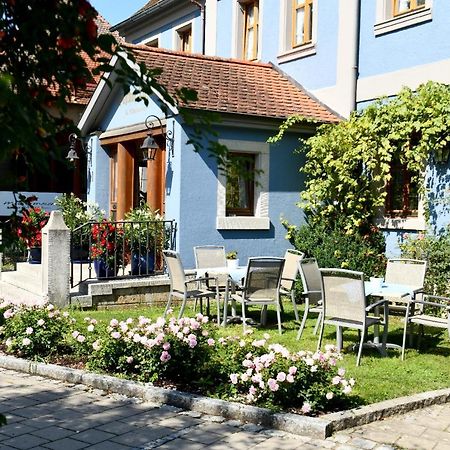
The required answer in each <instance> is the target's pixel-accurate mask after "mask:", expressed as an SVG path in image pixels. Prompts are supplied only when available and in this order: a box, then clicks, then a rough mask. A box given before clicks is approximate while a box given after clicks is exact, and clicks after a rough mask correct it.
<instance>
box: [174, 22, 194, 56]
mask: <svg viewBox="0 0 450 450" xmlns="http://www.w3.org/2000/svg"><path fill="white" fill-rule="evenodd" d="M188 28H190V29H191V50H190V51H191V53H193V52H194V21H193V20H189V21H188V22H184V23H182V24H181V25H179V26H177V27H176V28H174V30H173V49H174V50H176V51H181V38H180V33H183V31H185V30H186V29H188Z"/></svg>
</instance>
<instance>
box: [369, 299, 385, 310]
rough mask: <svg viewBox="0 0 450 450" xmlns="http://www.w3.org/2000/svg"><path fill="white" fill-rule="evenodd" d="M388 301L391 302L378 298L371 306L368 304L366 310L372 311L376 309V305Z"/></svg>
mask: <svg viewBox="0 0 450 450" xmlns="http://www.w3.org/2000/svg"><path fill="white" fill-rule="evenodd" d="M387 303H389V300H378V301H377V302H375V303H371V304H370V305H369V306H367V307H366V312H369V311H371V310H372V309H374V308H376V307H378V306H381V305H384V304H387Z"/></svg>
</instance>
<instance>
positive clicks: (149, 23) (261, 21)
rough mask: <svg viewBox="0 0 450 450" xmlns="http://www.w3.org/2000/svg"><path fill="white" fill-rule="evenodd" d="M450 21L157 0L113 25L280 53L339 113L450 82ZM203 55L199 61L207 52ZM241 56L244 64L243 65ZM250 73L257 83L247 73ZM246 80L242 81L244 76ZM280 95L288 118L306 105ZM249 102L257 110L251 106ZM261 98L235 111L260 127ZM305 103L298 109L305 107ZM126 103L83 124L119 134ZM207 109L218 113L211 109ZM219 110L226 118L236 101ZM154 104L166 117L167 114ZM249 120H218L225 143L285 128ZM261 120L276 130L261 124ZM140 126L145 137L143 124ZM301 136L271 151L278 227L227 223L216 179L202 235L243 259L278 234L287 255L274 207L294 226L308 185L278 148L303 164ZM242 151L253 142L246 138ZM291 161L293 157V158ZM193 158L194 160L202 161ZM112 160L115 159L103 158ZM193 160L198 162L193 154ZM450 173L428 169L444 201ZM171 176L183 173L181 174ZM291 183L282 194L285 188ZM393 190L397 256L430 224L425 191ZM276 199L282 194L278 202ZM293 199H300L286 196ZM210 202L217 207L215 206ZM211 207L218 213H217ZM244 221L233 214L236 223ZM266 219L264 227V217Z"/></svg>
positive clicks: (414, 1)
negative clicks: (407, 238)
mask: <svg viewBox="0 0 450 450" xmlns="http://www.w3.org/2000/svg"><path fill="white" fill-rule="evenodd" d="M449 25H450V11H449V10H448V5H447V2H446V1H445V0H373V1H367V2H363V1H361V0H340V1H334V2H328V1H320V0H276V1H275V0H204V1H192V0H151V1H149V2H148V3H147V4H146V5H145V6H144V7H143V8H141V9H140V10H139V11H138V12H136V13H135V14H133V15H132V16H131V17H130V18H129V19H127V20H125V21H123V22H121V23H119V24H117V25H115V26H114V27H113V28H112V30H116V31H119V32H120V34H121V35H122V36H123V37H124V38H125V40H126V41H127V42H130V43H134V44H144V45H145V46H147V47H160V48H165V49H171V50H173V51H180V52H183V53H184V54H186V55H187V54H188V53H193V54H203V55H209V56H218V57H222V58H233V59H236V60H240V61H250V62H271V63H272V67H273V70H275V68H279V69H280V70H281V71H282V72H283V73H284V74H286V76H288V77H290V79H291V80H295V81H293V82H294V83H295V82H298V83H300V84H301V85H302V86H304V88H305V89H306V90H307V92H309V93H310V94H311V95H312V96H314V97H315V98H316V99H318V100H319V101H320V102H321V103H322V104H323V105H327V106H328V107H329V108H330V109H331V110H332V111H336V112H337V113H338V114H340V115H341V116H343V117H348V115H349V114H350V112H351V111H353V110H355V109H362V108H364V107H365V106H366V105H367V104H369V103H371V102H373V101H374V100H375V99H376V98H379V97H380V96H393V95H395V94H396V93H397V92H398V91H399V90H400V89H401V88H402V86H405V85H406V86H409V87H411V88H413V89H414V88H416V87H417V86H418V85H420V84H421V83H424V82H426V81H428V80H430V79H431V80H435V81H439V82H444V83H450V70H449V69H450V41H449V40H448V37H447V34H448V26H449ZM180 57H181V56H180ZM186 57H187V56H186ZM199 60H201V58H200V57H199ZM205 60H206V59H205ZM236 64H237V63H236ZM242 64H244V63H243V62H242ZM248 67H251V66H248ZM255 67H256V66H255ZM201 72H203V70H201ZM183 81H185V80H183ZM212 81H213V80H212V79H211V78H210V79H209V80H207V82H208V83H211V82H212ZM245 82H246V83H247V81H245ZM238 84H239V86H240V83H238ZM197 87H198V86H197ZM240 87H241V86H240ZM247 87H248V89H251V90H253V91H254V92H257V94H256V97H257V101H259V100H261V99H262V98H263V96H264V95H266V94H265V93H263V92H261V91H259V87H258V86H257V85H253V84H249V83H247ZM242 93H243V91H242V90H240V91H236V95H239V96H241V95H242ZM278 94H280V95H281V92H278V93H277V98H275V99H273V102H275V103H279V105H280V106H281V109H283V113H282V114H280V115H277V116H276V119H278V120H279V119H282V118H283V117H285V116H287V115H289V114H290V113H292V112H294V111H295V112H298V111H296V107H295V106H294V107H293V108H292V109H289V108H284V106H283V102H282V101H281V98H278ZM202 95H206V97H205V98H209V97H210V96H211V95H213V96H218V97H219V98H222V95H221V93H219V91H217V90H214V89H213V87H212V84H211V89H209V90H206V91H203V92H202ZM201 99H202V97H201ZM130 100H131V99H130ZM246 101H251V102H255V99H254V98H248V99H247V100H246ZM116 102H118V100H116ZM247 106H248V107H250V105H247ZM254 106H255V110H253V111H252V112H251V113H250V115H248V113H249V111H242V110H239V111H238V110H236V111H230V112H232V113H235V114H237V115H239V116H240V117H242V115H245V114H247V117H246V119H245V120H248V119H249V117H250V116H251V117H252V120H251V122H252V123H253V124H254V123H255V122H258V124H260V123H262V122H264V121H266V120H267V118H265V116H264V114H263V111H262V109H261V108H259V107H258V106H257V102H256V103H255V104H254ZM297 106H298V107H300V105H297ZM222 107H224V108H229V107H230V104H229V103H226V105H222ZM117 108H118V109H117V114H113V113H112V112H111V110H110V111H109V112H108V114H109V115H111V114H113V117H112V118H111V123H109V124H108V125H107V126H106V122H103V123H100V122H98V121H97V122H96V123H95V125H94V127H93V128H92V126H86V124H87V123H91V122H92V121H86V120H83V121H82V125H83V131H89V132H91V131H92V130H93V129H94V128H95V127H99V128H101V129H102V130H103V131H104V133H109V131H108V130H109V129H112V128H117V127H120V126H126V125H127V123H131V122H132V120H131V119H130V120H128V121H127V120H125V118H124V116H125V113H124V112H120V111H122V110H123V109H124V108H125V106H124V105H123V104H122V105H121V106H120V107H119V106H117ZM137 108H138V107H137V106H136V105H133V104H129V109H132V110H136V109H137ZM205 109H206V110H209V106H208V107H206V108H205ZM297 109H298V108H297ZM221 111H222V112H224V113H225V115H226V116H227V117H228V115H227V114H226V113H228V111H227V109H222V110H221ZM154 112H155V113H156V115H158V114H157V112H158V111H154ZM119 113H120V114H119ZM146 113H150V112H149V111H148V110H146V111H145V113H144V111H142V116H141V117H140V119H139V120H140V121H141V123H142V121H143V119H144V116H145V114H146ZM280 113H281V111H280ZM105 115H106V112H105ZM105 117H106V116H105ZM273 118H275V116H274V117H273ZM323 119H325V118H324V117H322V118H320V120H323ZM133 120H134V121H135V122H134V123H138V118H137V116H134V119H133ZM239 120H240V119H239ZM174 123H176V124H178V122H177V121H176V120H175V119H168V121H167V123H166V122H165V126H166V127H169V128H166V129H168V130H169V129H170V130H172V129H171V128H170V127H174V126H175V125H174ZM243 124H244V122H241V123H239V124H236V123H235V124H234V125H236V126H230V125H229V124H228V119H227V121H225V122H224V124H223V125H221V126H220V127H219V128H218V131H219V135H220V139H224V140H226V141H227V142H229V141H233V140H237V141H253V142H261V143H262V142H265V139H266V138H267V137H268V136H269V135H270V134H272V133H273V130H274V129H275V125H276V123H275V122H273V123H272V128H271V127H270V126H269V127H267V128H264V127H263V128H261V125H257V126H256V127H255V126H254V125H252V126H251V127H250V126H247V125H246V126H243ZM237 125H241V126H240V127H238V126H237ZM180 127H181V124H180ZM181 128H183V127H181ZM263 129H265V130H266V131H262V130H263ZM183 130H184V128H183ZM250 130H251V131H250ZM173 131H174V133H175V134H174V137H175V141H174V144H175V147H176V148H177V145H180V143H181V142H183V137H187V135H186V136H183V133H181V131H180V130H178V129H175V128H173ZM302 131H303V130H302ZM142 133H143V134H142V136H143V135H144V134H145V133H144V132H142ZM177 133H178V135H177ZM180 133H181V134H180ZM102 136H103V137H102V138H101V142H105V140H104V139H105V136H108V135H107V134H106V135H105V134H103V135H102ZM297 136H298V135H296V134H295V133H293V134H289V136H288V137H287V139H286V141H285V142H283V143H282V144H281V145H280V146H279V147H280V148H282V150H275V147H273V146H269V152H270V155H271V157H270V173H268V174H267V176H268V177H269V181H268V183H269V188H268V191H269V192H270V194H269V197H270V202H269V204H270V206H269V216H270V222H271V225H270V227H269V229H261V228H253V230H252V231H250V230H246V231H245V232H244V231H243V230H242V227H244V228H245V226H244V225H243V222H249V221H250V219H249V218H248V217H246V218H245V220H244V221H241V223H240V225H239V227H240V228H241V230H240V231H237V230H236V229H224V228H220V227H221V226H222V225H223V224H225V223H227V221H228V222H229V220H230V219H224V221H222V220H221V219H220V217H227V216H226V215H225V216H223V215H222V212H221V208H222V206H221V205H222V203H223V202H222V203H221V201H220V199H218V192H220V189H210V188H208V191H207V192H208V196H209V199H208V201H206V198H205V202H202V210H203V211H205V212H204V214H202V217H203V219H202V220H200V222H201V226H202V227H203V226H204V227H205V228H207V229H208V230H209V232H208V234H203V231H204V230H203V229H202V237H204V238H205V239H204V240H202V242H205V243H206V242H221V239H224V240H225V242H226V245H227V248H230V249H232V248H233V249H234V248H236V249H238V250H241V249H242V250H241V251H242V253H241V254H240V256H242V257H246V256H248V255H251V254H256V253H261V254H262V253H265V252H266V253H270V254H274V253H275V252H274V248H271V247H270V246H269V247H266V246H262V247H259V245H260V244H262V242H271V241H270V239H275V241H273V242H277V244H276V248H277V249H279V252H278V253H280V254H281V251H282V248H283V246H282V245H281V242H282V236H281V235H282V230H281V229H280V228H279V217H275V216H279V214H284V215H285V216H286V218H288V220H291V221H292V222H293V223H296V224H298V223H301V212H300V211H296V209H295V208H296V207H295V206H293V205H294V203H295V202H296V201H297V200H298V191H300V190H301V188H302V185H301V179H300V178H299V175H298V174H297V173H295V174H294V173H293V172H294V171H293V172H292V173H291V172H289V171H288V172H286V173H291V175H289V177H287V176H285V175H284V169H282V170H281V167H282V164H281V158H280V155H281V154H284V152H286V154H288V155H289V156H286V159H285V163H286V164H287V165H288V166H291V168H292V169H293V167H294V166H295V172H296V170H297V168H298V167H299V166H300V165H301V162H302V161H301V159H300V157H299V156H295V155H292V152H291V150H292V148H294V147H295V145H296V138H297ZM106 142H109V141H106ZM233 150H235V151H238V152H239V151H244V152H245V151H246V150H245V149H244V150H243V148H242V147H241V146H238V147H237V148H236V149H233ZM247 151H248V150H247ZM275 151H277V158H276V159H272V155H273V154H275ZM188 154H190V153H189V152H187V151H185V152H184V153H183V156H184V155H188ZM190 157H191V158H193V161H195V158H198V157H200V158H201V157H203V158H204V162H205V164H206V163H207V165H208V167H209V168H210V172H209V175H210V176H211V180H210V182H212V180H216V177H218V178H219V180H220V173H217V170H216V168H214V167H213V164H212V162H211V160H210V159H208V158H207V157H206V156H205V155H197V154H190ZM186 158H187V156H186ZM287 160H289V161H290V163H287ZM193 161H191V163H192V164H193ZM106 162H107V159H105V163H106ZM168 163H170V165H171V164H172V163H174V161H172V160H169V159H168ZM274 164H279V166H278V167H279V169H280V170H279V169H278V168H277V171H276V173H277V175H276V176H275V175H274V173H275V170H274ZM101 167H102V168H97V167H96V168H95V171H100V172H101V171H104V177H106V179H107V178H108V177H107V172H108V167H107V166H105V165H101ZM111 167H112V168H111V171H113V167H114V165H112V166H111ZM183 167H189V166H188V165H187V163H185V162H184V161H183ZM152 170H153V169H152ZM161 170H162V169H161ZM446 171H447V166H439V167H437V166H434V165H432V166H431V167H428V168H424V176H425V177H426V179H427V185H428V186H429V187H430V195H431V196H432V198H438V199H440V198H442V196H443V195H444V194H443V193H444V192H445V191H446V190H447V189H448V187H449V186H448V182H446V181H445V180H444V181H442V179H443V177H442V175H443V174H445V173H446ZM111 173H113V172H111ZM280 173H283V175H282V178H283V182H286V183H287V180H288V179H289V180H290V183H291V184H290V185H289V187H287V186H283V187H281V186H280V187H276V185H277V183H280V182H281V180H280V179H279V178H280V175H279V174H280ZM173 176H174V178H173V180H174V182H175V180H176V175H175V173H174V175H173ZM392 176H393V179H394V181H395V182H394V183H391V186H399V185H400V186H404V189H403V192H411V189H409V186H408V184H407V183H408V176H407V174H406V176H405V171H404V170H403V168H402V167H393V170H392ZM436 177H438V179H439V180H440V181H439V182H435V181H436ZM182 180H184V178H183V177H181V180H180V183H181V185H183V181H182ZM294 180H295V181H294ZM202 181H203V179H202ZM205 182H206V179H205ZM215 182H217V181H215ZM223 183H224V181H223ZM223 183H222V184H223ZM294 185H295V187H294ZM186 186H189V189H188V190H189V194H188V193H187V192H185V190H186ZM186 186H183V187H182V188H181V190H180V192H181V191H182V192H183V196H186V197H184V198H185V199H187V198H189V201H188V202H187V203H186V202H185V201H183V200H180V204H181V205H183V206H182V207H181V208H180V209H181V210H183V209H185V208H190V206H188V205H190V201H192V200H193V199H194V198H195V190H196V189H195V186H191V182H189V181H187V182H186ZM219 186H220V182H219ZM290 189H293V190H292V191H291V190H290ZM387 189H388V190H389V189H391V187H387ZM294 191H296V192H294ZM281 192H283V194H282V195H281ZM288 192H289V194H288ZM100 193H101V195H103V197H101V198H103V199H104V201H103V204H105V202H107V197H108V195H109V185H105V186H103V187H100V186H95V183H94V184H92V186H91V193H90V195H91V196H93V197H95V199H96V200H99V199H100V197H99V194H100ZM388 194H389V195H388V197H389V198H390V199H394V200H395V202H394V203H392V202H391V203H390V204H389V205H387V206H386V210H385V211H384V212H383V211H381V212H380V217H379V219H378V224H379V225H380V226H381V227H382V229H383V230H384V231H385V233H386V236H387V242H388V254H391V255H392V254H396V253H398V247H397V243H398V239H399V238H401V236H402V234H403V233H404V232H417V231H419V230H424V229H425V228H426V227H427V224H426V220H425V215H424V206H423V205H424V202H423V199H420V198H418V197H417V196H416V198H413V199H412V198H410V196H409V197H408V196H407V195H406V194H405V195H400V196H399V195H394V194H395V193H394V192H388ZM219 197H220V195H219ZM261 198H264V195H262V194H261V193H257V192H256V193H255V205H263V203H261V202H259V200H258V199H261ZM275 198H277V199H279V200H272V199H275ZM166 202H167V205H166V209H165V211H166V215H168V216H171V215H172V214H173V217H174V218H176V219H177V221H180V223H181V222H182V223H184V224H186V223H189V220H188V219H187V218H186V217H185V216H186V215H183V214H182V213H180V212H176V209H177V208H175V209H171V208H172V206H171V205H172V204H171V202H169V196H168V195H167V187H166ZM275 202H277V203H278V202H282V203H283V204H282V206H280V207H279V208H276V210H275V209H272V208H274V204H275ZM289 202H291V203H290V204H288V203H289ZM207 204H208V205H209V206H208V207H206V206H205V205H207ZM156 205H158V204H156ZM430 206H431V208H433V209H434V210H433V211H432V214H431V218H432V223H431V226H432V228H434V229H436V230H439V229H441V228H442V227H443V226H444V225H445V224H446V223H447V218H448V216H449V212H448V211H447V210H446V208H445V207H443V206H442V202H441V203H440V206H437V204H435V203H431V204H430ZM203 208H206V209H203ZM208 208H212V209H214V208H216V209H217V210H216V211H213V210H212V209H211V210H209V211H207V209H208ZM263 210H264V207H263V206H262V209H255V211H260V212H261V211H263ZM288 211H289V212H288ZM260 212H258V213H257V215H256V216H255V218H258V219H261V217H258V214H261V213H260ZM119 216H120V215H119ZM206 217H208V219H206ZM291 218H292V219H291ZM219 219H220V220H219ZM237 220H238V219H233V221H237ZM191 222H192V226H191V227H188V228H187V229H186V230H192V229H193V228H195V227H198V226H199V225H198V224H197V225H195V226H193V221H192V220H191ZM254 223H256V222H254ZM259 223H260V224H261V223H262V221H260V222H259ZM272 227H273V229H272ZM211 230H215V231H214V232H212V231H211ZM189 232H191V231H189ZM210 233H212V234H210ZM269 235H271V237H270V239H269V241H266V240H267V239H268V237H269ZM250 236H251V239H256V240H257V242H258V247H257V248H258V249H260V250H261V252H259V251H258V252H255V251H249V249H255V245H254V243H252V240H247V238H248V237H250ZM184 238H185V236H183V231H180V243H182V244H181V245H184V244H183V242H188V241H185V239H184ZM278 239H279V240H278ZM199 243H200V242H199ZM189 245H191V243H189ZM246 245H248V246H249V249H245V246H246ZM284 245H285V244H284ZM242 246H244V247H242ZM181 250H182V251H183V253H185V251H186V250H185V249H183V248H182V249H181ZM189 261H192V259H191V260H189Z"/></svg>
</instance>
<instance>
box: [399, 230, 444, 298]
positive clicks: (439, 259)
mask: <svg viewBox="0 0 450 450" xmlns="http://www.w3.org/2000/svg"><path fill="white" fill-rule="evenodd" d="M399 246H400V249H401V251H402V257H404V258H412V259H425V260H426V261H427V264H428V267H427V272H426V275H425V286H424V287H425V289H426V291H427V292H429V293H430V294H435V295H443V296H449V295H450V232H449V230H448V229H447V230H446V231H445V232H444V233H443V234H441V235H439V236H435V235H433V234H431V233H429V232H427V233H425V234H424V233H419V234H418V235H409V234H406V233H405V234H404V235H403V242H402V243H400V244H399Z"/></svg>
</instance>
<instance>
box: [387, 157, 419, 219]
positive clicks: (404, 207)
mask: <svg viewBox="0 0 450 450" xmlns="http://www.w3.org/2000/svg"><path fill="white" fill-rule="evenodd" d="M418 209H419V193H418V186H417V182H415V181H412V173H411V172H410V171H409V170H408V169H407V168H406V166H405V165H404V164H401V163H400V162H399V161H398V160H396V161H394V162H393V163H392V165H391V179H390V181H389V183H388V185H387V197H386V206H385V215H386V216H390V217H417V215H418Z"/></svg>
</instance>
